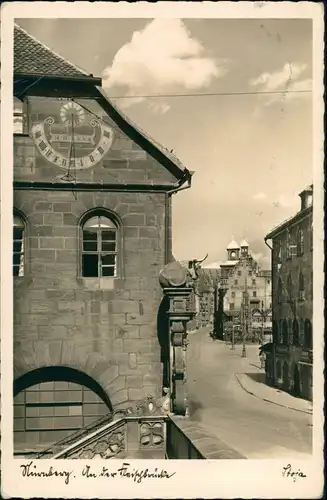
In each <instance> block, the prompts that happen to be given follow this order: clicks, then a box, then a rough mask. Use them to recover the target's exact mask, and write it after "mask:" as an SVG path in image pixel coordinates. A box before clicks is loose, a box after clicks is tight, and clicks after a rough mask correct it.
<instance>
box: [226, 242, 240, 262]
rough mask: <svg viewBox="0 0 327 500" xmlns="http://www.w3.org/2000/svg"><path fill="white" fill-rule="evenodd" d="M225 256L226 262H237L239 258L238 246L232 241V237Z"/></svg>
mask: <svg viewBox="0 0 327 500" xmlns="http://www.w3.org/2000/svg"><path fill="white" fill-rule="evenodd" d="M227 254H228V260H229V261H231V260H234V261H235V260H238V259H239V258H240V246H239V244H238V243H237V242H236V241H235V240H234V237H233V239H232V241H231V242H230V243H229V244H228V246H227Z"/></svg>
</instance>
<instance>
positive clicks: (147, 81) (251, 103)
mask: <svg viewBox="0 0 327 500" xmlns="http://www.w3.org/2000/svg"><path fill="white" fill-rule="evenodd" d="M17 23H18V24H19V25H20V26H22V28H24V29H26V30H27V31H28V32H29V33H31V34H32V35H33V36H34V37H35V38H37V39H38V40H40V41H41V42H43V43H44V44H46V45H47V46H48V47H50V48H51V49H53V50H54V51H56V52H57V53H59V54H60V55H62V56H63V57H65V58H66V59H68V60H69V61H71V62H72V63H74V64H76V65H77V66H79V67H81V68H83V69H84V70H85V71H87V72H88V73H92V74H93V75H94V76H100V77H102V79H103V80H102V86H103V88H104V90H105V91H106V93H107V94H108V96H109V97H112V98H114V97H115V96H119V99H116V100H115V99H113V101H114V102H115V104H116V105H118V106H119V107H121V109H122V110H123V111H124V113H126V114H127V115H129V116H130V118H131V119H132V120H133V121H134V122H135V123H136V124H139V126H140V127H141V128H142V129H144V130H145V131H146V132H148V133H149V135H150V136H152V137H153V138H154V139H156V140H157V141H159V142H160V143H161V144H163V145H164V146H165V147H166V148H167V149H169V150H171V149H173V151H174V153H175V154H176V155H177V156H178V158H179V159H180V160H181V161H182V162H183V164H184V165H185V166H186V167H187V168H188V169H189V170H192V171H194V172H195V174H194V176H193V181H192V188H191V189H189V190H186V191H182V192H181V193H178V194H177V195H174V197H173V253H174V256H175V258H177V259H180V260H187V259H193V258H201V257H203V256H204V255H205V254H207V253H208V254H209V256H208V258H207V261H206V263H207V264H206V265H209V266H210V265H212V266H213V267H215V265H217V264H218V263H219V262H221V261H224V260H226V250H225V249H226V247H227V245H228V243H229V242H230V240H231V239H233V238H235V239H236V241H238V242H240V241H241V240H242V239H243V238H246V240H247V241H248V243H249V244H250V249H251V251H252V254H253V255H254V256H255V257H256V258H257V259H258V261H259V263H260V264H261V266H262V267H266V268H267V267H269V266H270V262H269V257H270V255H269V250H268V248H267V247H266V246H265V244H264V237H265V235H266V234H267V233H268V232H269V231H270V230H271V229H272V227H273V226H275V225H277V224H279V223H280V222H282V221H283V220H284V219H286V218H288V217H289V216H291V215H293V214H294V213H296V212H297V211H298V210H299V198H298V196H297V195H298V193H299V192H300V191H301V190H302V189H304V188H305V187H306V186H307V185H308V184H311V183H312V116H311V115H312V95H311V92H308V93H285V91H286V92H287V91H290V90H311V89H312V23H311V20H308V19H253V20H252V19H176V18H175V19H135V18H134V19H133V18H129V19H87V20H86V19H24V20H22V19H17ZM267 91H269V92H271V91H273V92H276V91H281V93H279V94H267V93H264V94H262V93H261V94H258V93H256V94H249V92H250V93H253V92H267ZM230 93H238V95H226V94H230ZM153 94H156V95H158V94H160V95H163V96H167V95H168V96H169V95H171V94H184V95H185V94H188V96H184V97H160V98H152V99H151V98H134V97H135V96H148V95H153ZM189 94H192V96H189ZM194 94H196V95H194ZM199 94H218V95H210V96H204V95H202V96H199ZM126 96H127V98H125V99H123V97H126Z"/></svg>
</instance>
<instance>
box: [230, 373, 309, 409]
mask: <svg viewBox="0 0 327 500" xmlns="http://www.w3.org/2000/svg"><path fill="white" fill-rule="evenodd" d="M235 377H236V380H237V382H238V383H239V384H240V387H242V389H243V390H244V391H245V392H247V393H248V394H251V396H254V397H255V398H257V399H261V401H265V402H266V403H271V404H273V405H277V406H281V407H282V408H286V409H287V410H293V411H299V412H300V413H306V414H307V415H312V411H306V410H299V409H298V408H292V406H286V405H282V404H280V403H276V402H275V401H271V400H270V399H266V398H261V397H260V396H257V395H256V394H254V393H253V392H251V391H249V390H248V389H246V387H244V385H243V384H242V382H241V381H240V379H239V376H238V374H237V373H235Z"/></svg>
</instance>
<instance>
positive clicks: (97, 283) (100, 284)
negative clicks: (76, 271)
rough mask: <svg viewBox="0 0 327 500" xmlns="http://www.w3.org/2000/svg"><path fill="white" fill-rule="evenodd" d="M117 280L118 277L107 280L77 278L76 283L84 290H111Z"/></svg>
mask: <svg viewBox="0 0 327 500" xmlns="http://www.w3.org/2000/svg"><path fill="white" fill-rule="evenodd" d="M118 279H119V277H118V276H115V277H112V276H110V277H109V276H108V277H107V278H84V277H79V278H77V282H78V283H79V284H80V285H82V286H83V287H85V288H88V289H90V290H113V289H114V288H115V282H116V281H117V280H118Z"/></svg>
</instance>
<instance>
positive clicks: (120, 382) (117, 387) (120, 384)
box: [108, 375, 126, 396]
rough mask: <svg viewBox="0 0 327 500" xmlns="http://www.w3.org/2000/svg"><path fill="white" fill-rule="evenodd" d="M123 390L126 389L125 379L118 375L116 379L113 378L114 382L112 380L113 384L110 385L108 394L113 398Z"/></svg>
mask: <svg viewBox="0 0 327 500" xmlns="http://www.w3.org/2000/svg"><path fill="white" fill-rule="evenodd" d="M123 389H126V377H125V376H122V375H120V376H118V377H117V378H115V380H113V382H112V383H111V384H110V386H109V388H108V392H109V394H110V395H111V396H113V395H114V394H116V393H117V392H120V391H122V390H123Z"/></svg>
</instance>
